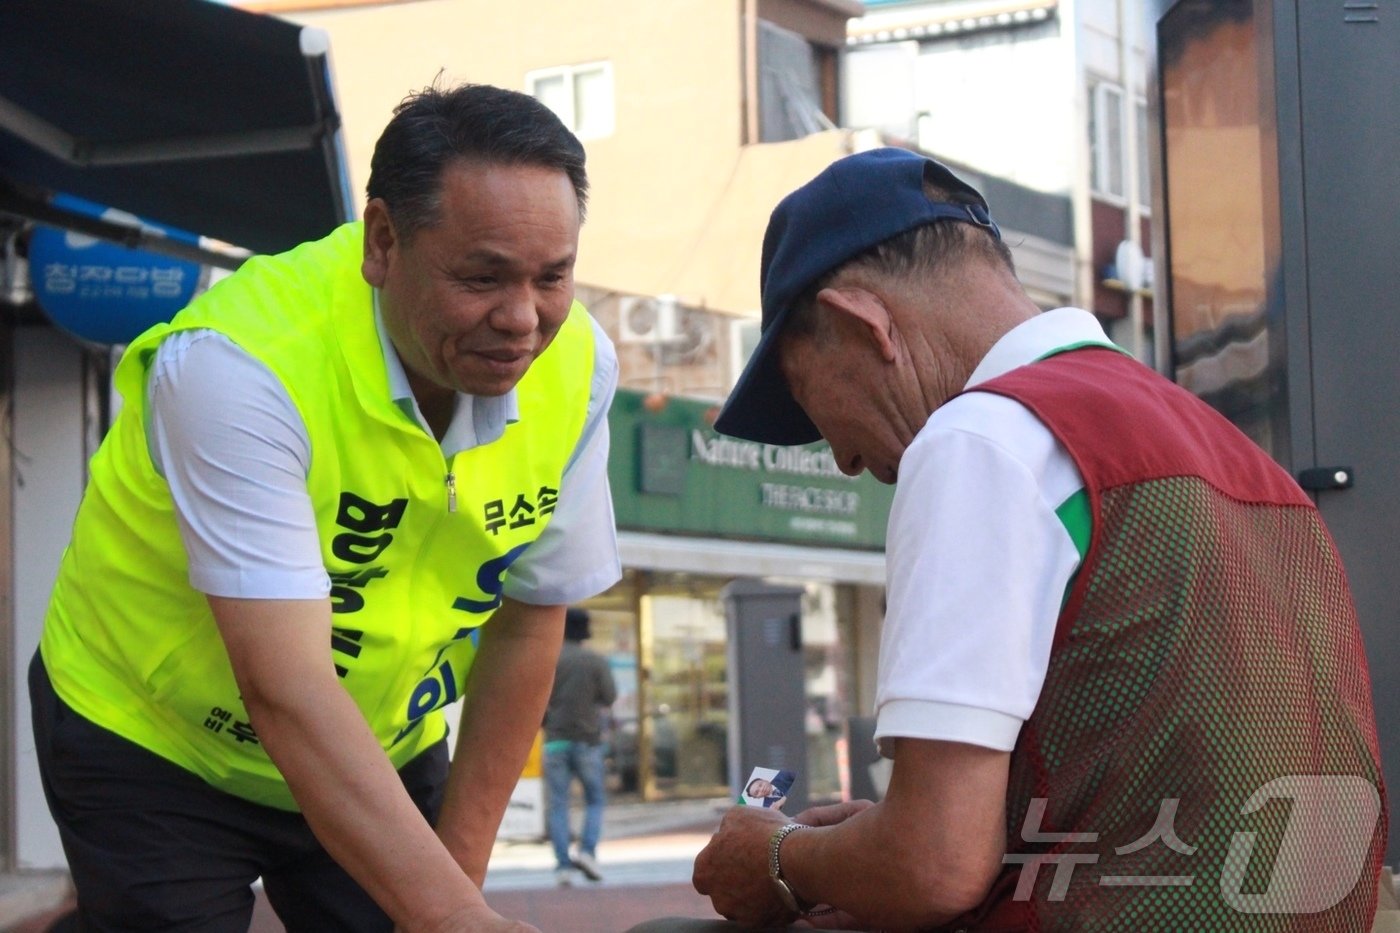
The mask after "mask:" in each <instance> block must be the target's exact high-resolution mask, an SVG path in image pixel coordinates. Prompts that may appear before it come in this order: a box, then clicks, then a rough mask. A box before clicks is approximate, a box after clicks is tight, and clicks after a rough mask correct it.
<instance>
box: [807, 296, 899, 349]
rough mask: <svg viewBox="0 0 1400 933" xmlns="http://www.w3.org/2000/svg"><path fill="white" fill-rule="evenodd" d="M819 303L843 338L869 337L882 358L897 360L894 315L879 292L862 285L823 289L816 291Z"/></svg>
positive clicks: (868, 339) (864, 338) (862, 338)
mask: <svg viewBox="0 0 1400 933" xmlns="http://www.w3.org/2000/svg"><path fill="white" fill-rule="evenodd" d="M817 304H819V305H821V307H822V309H823V311H824V312H825V313H827V314H831V315H833V320H834V321H835V322H836V323H837V325H838V327H839V328H840V329H839V331H838V333H840V334H842V335H843V338H844V339H848V340H849V339H851V335H853V334H854V335H856V339H859V340H867V341H869V342H870V343H871V345H872V346H874V348H875V350H876V352H877V353H879V354H880V358H881V359H883V360H885V362H887V363H892V362H894V359H895V347H894V318H893V316H892V315H891V314H890V311H889V309H888V308H887V307H886V306H885V302H884V300H883V299H881V298H880V296H879V295H877V294H875V293H874V292H872V291H870V290H868V289H865V288H862V287H860V286H859V285H842V286H833V287H830V288H823V289H822V290H821V291H819V292H817Z"/></svg>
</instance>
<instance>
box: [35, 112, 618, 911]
mask: <svg viewBox="0 0 1400 933" xmlns="http://www.w3.org/2000/svg"><path fill="white" fill-rule="evenodd" d="M587 186H588V183H587V177H586V174H585V171H584V151H583V148H582V146H581V145H580V144H579V142H578V140H577V139H576V138H575V137H574V136H573V135H572V134H571V133H570V132H569V131H568V130H567V129H566V128H565V127H564V125H563V124H562V123H560V121H559V120H558V119H557V118H556V117H555V116H554V115H553V114H552V113H551V112H550V111H549V110H548V109H547V108H545V107H544V106H543V105H541V104H540V103H539V102H538V101H536V100H534V99H533V98H531V97H528V96H526V95H523V94H519V93H516V92H513V91H506V90H502V89H499V88H493V87H487V86H481V85H467V86H463V87H460V88H456V89H450V90H444V89H438V88H429V89H427V90H425V91H423V92H421V93H419V94H416V95H413V96H411V97H409V98H408V99H407V100H405V101H404V102H403V103H402V104H401V105H400V106H399V107H398V108H397V110H396V111H395V113H394V116H393V119H392V120H391V121H390V123H389V124H388V126H387V128H386V129H385V131H384V133H383V135H382V136H381V137H380V139H379V142H378V144H377V145H376V148H375V152H374V157H373V162H372V166H371V174H370V180H369V185H368V195H369V199H368V202H367V204H366V206H365V209H364V220H363V222H362V223H353V224H347V225H345V226H343V227H341V228H339V229H337V230H335V231H334V232H332V233H331V234H330V235H329V236H328V237H326V238H325V239H324V240H320V241H317V242H313V243H307V244H303V245H302V246H299V247H297V248H296V249H293V250H291V251H289V252H287V253H284V254H281V255H278V256H271V257H256V258H254V259H252V260H250V261H249V262H248V263H246V264H245V265H244V266H243V268H242V269H240V270H239V271H238V272H237V273H235V274H234V275H233V276H231V277H229V278H227V279H225V280H224V281H222V282H220V283H218V284H217V285H215V286H214V287H213V288H211V289H210V290H209V291H208V292H207V293H206V294H205V295H203V296H201V297H200V298H199V299H198V300H197V301H195V302H194V303H193V304H192V305H191V306H190V307H188V308H187V309H185V310H184V311H183V312H181V313H180V314H179V315H177V316H176V318H175V319H174V321H172V322H171V323H170V324H163V325H159V326H157V327H155V328H153V329H151V330H150V331H148V332H147V333H145V334H143V335H142V336H141V337H139V338H137V340H136V341H134V342H133V343H132V344H131V346H130V347H129V348H128V349H127V352H126V354H125V356H124V357H123V359H122V362H121V364H120V365H119V366H118V368H117V372H116V375H115V381H116V385H117V388H118V389H119V390H120V391H121V393H122V396H123V399H124V406H123V409H122V411H121V413H120V415H119V416H118V417H117V419H116V421H115V423H114V424H113V426H112V429H111V431H110V432H109V434H108V436H107V437H106V439H105V440H104V442H103V445H102V447H101V449H100V450H99V451H98V453H97V455H96V456H95V457H94V459H93V462H92V465H91V479H90V482H89V485H88V489H87V493H86V495H85V497H84V499H83V503H82V505H81V507H80V509H79V513H78V517H77V520H76V523H75V526H74V532H73V539H72V542H71V544H70V545H69V547H68V549H67V550H66V552H65V554H64V557H63V562H62V565H61V567H60V570H59V575H58V580H57V583H56V585H55V589H54V593H53V598H52V601H51V603H50V607H49V612H48V615H47V618H46V620H45V627H44V634H43V638H42V641H41V644H40V652H39V654H37V655H36V656H35V659H34V662H33V664H32V665H31V669H30V690H31V695H32V697H33V705H34V710H35V736H36V743H37V749H38V757H39V762H40V766H41V770H42V773H43V778H44V785H45V790H46V793H47V795H48V798H49V803H50V808H51V810H52V811H53V814H54V818H55V820H56V822H57V823H58V826H59V830H60V833H61V836H62V839H63V844H64V849H65V852H66V854H67V857H68V861H69V866H70V869H71V871H72V874H73V878H74V883H75V886H76V889H77V898H78V910H79V913H80V914H81V920H82V922H83V924H84V928H85V929H93V930H158V929H198V930H205V931H223V930H229V931H233V930H238V931H240V933H241V931H243V930H246V929H247V927H248V923H249V917H250V914H251V911H252V907H253V901H254V898H253V894H252V890H251V885H252V883H253V882H254V881H255V880H256V879H258V878H262V880H263V884H264V887H265V890H266V893H267V896H268V899H269V901H270V902H271V903H272V905H273V907H274V908H275V909H276V911H277V912H278V914H279V915H280V916H281V917H282V919H283V922H284V923H285V924H286V925H287V927H288V928H289V929H292V930H329V929H336V930H354V931H360V930H365V931H368V930H383V931H389V930H390V929H392V928H394V927H395V926H397V927H398V928H399V929H402V930H406V931H413V930H431V931H466V930H472V931H477V930H523V929H530V928H529V927H527V926H526V925H525V924H520V923H512V922H510V921H508V920H505V919H504V918H501V917H500V916H498V915H497V914H496V913H495V912H494V911H492V910H491V909H490V908H489V907H488V906H487V904H486V902H485V900H484V899H483V897H482V894H481V885H482V881H483V878H484V875H485V872H486V864H487V859H488V856H489V854H490V850H491V845H492V842H493V840H494V837H495V832H496V829H497V826H498V825H499V822H500V819H501V816H502V813H503V812H504V810H505V807H506V804H507V802H508V800H509V797H510V793H511V790H512V788H513V787H514V784H515V781H516V778H517V777H518V776H519V774H520V770H521V767H522V765H523V763H524V761H525V758H526V755H527V753H528V752H529V749H530V747H531V743H532V740H533V738H534V735H535V732H536V729H537V727H538V724H539V722H540V719H541V716H542V715H543V712H544V708H545V704H546V701H547V700H548V697H549V690H550V683H551V680H552V677H553V673H554V665H555V658H556V656H557V654H558V652H559V648H560V644H561V641H562V634H563V622H564V607H565V606H566V605H567V604H569V603H572V602H575V601H578V600H581V599H584V598H587V597H589V596H591V595H594V594H596V593H598V592H600V591H602V590H604V589H606V588H607V587H609V586H611V585H612V584H613V583H614V582H616V580H617V579H618V578H619V576H620V564H619V560H618V554H617V545H616V534H615V531H614V526H613V515H612V501H611V497H610V493H609V490H608V484H607V472H606V467H607V452H608V434H607V421H606V414H607V409H608V406H609V404H610V402H611V399H612V394H613V391H614V389H615V387H616V381H617V361H616V356H615V354H614V352H613V349H612V346H611V344H610V343H609V342H608V340H607V338H606V337H605V336H604V335H603V334H602V332H601V331H600V330H599V329H598V327H597V326H596V324H595V323H594V322H593V320H592V318H591V317H590V316H589V315H588V313H587V312H586V311H585V310H584V309H583V307H582V306H581V305H579V304H578V303H576V302H575V301H574V300H573V293H574V279H573V268H574V259H575V255H576V252H577V248H578V236H579V227H580V224H581V222H582V219H583V213H584V206H585V201H586V195H587ZM469 672H470V677H468V673H469ZM458 699H461V700H463V706H462V716H461V726H460V729H459V733H458V735H457V737H456V745H455V752H454V754H453V755H452V756H451V765H450V767H449V764H448V753H447V746H446V733H447V726H446V724H445V722H444V719H443V714H442V710H443V708H444V707H446V706H448V705H450V704H452V703H453V702H454V701H456V700H458Z"/></svg>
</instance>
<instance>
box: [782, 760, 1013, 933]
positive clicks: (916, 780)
mask: <svg viewBox="0 0 1400 933" xmlns="http://www.w3.org/2000/svg"><path fill="white" fill-rule="evenodd" d="M898 755H899V758H898V759H897V762H896V766H895V777H894V780H892V782H891V784H890V788H889V793H888V794H887V796H886V797H885V799H884V801H882V802H881V803H880V804H878V805H876V806H873V807H870V808H869V809H866V810H863V811H861V812H858V813H855V814H854V815H853V816H851V817H850V818H849V819H846V820H844V821H843V822H840V823H837V824H836V825H833V826H827V827H821V828H817V829H812V830H802V831H798V832H795V833H792V834H791V835H789V836H788V837H787V839H786V840H784V842H783V846H782V865H783V872H784V875H785V876H786V877H787V878H788V879H789V882H790V883H791V885H792V887H793V888H794V889H795V890H796V891H797V892H798V893H799V894H802V895H805V896H807V897H808V898H815V899H820V900H822V901H825V902H829V903H832V904H835V905H836V906H839V907H841V908H842V909H843V910H845V911H847V912H848V913H851V914H853V915H855V916H857V917H859V918H860V919H861V920H862V921H864V922H866V923H870V924H873V925H875V926H877V927H890V928H894V929H906V928H915V929H921V928H924V927H929V926H936V925H939V924H942V923H946V922H948V921H949V920H952V919H953V918H955V917H957V916H958V915H960V914H962V913H964V912H966V911H968V910H971V909H972V908H974V907H975V906H977V904H978V903H980V902H981V900H982V898H983V897H984V896H985V894H986V891H987V889H988V888H989V887H990V886H991V884H992V881H993V880H994V879H995V877H996V876H997V874H998V872H999V870H1000V867H1001V866H1000V862H1001V856H1002V852H1003V847H1004V844H1005V836H1006V818H1005V808H1004V803H1003V801H1004V799H1005V794H1006V756H1005V754H1004V753H1000V752H995V751H991V750H987V749H979V748H976V747H973V746H967V745H958V744H956V743H935V742H918V741H911V740H908V739H903V740H900V741H899V744H898Z"/></svg>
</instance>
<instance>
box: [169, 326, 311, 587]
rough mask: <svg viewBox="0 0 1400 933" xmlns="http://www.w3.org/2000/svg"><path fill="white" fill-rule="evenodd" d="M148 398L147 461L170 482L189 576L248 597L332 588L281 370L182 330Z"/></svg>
mask: <svg viewBox="0 0 1400 933" xmlns="http://www.w3.org/2000/svg"><path fill="white" fill-rule="evenodd" d="M147 398H148V402H149V417H148V419H147V425H146V432H147V441H148V444H149V446H150V451H151V459H152V461H153V463H154V465H155V468H156V470H157V472H159V473H160V474H161V475H162V476H164V477H165V479H166V482H167V483H168V484H169V486H170V494H171V498H172V499H173V501H174V505H175V513H176V518H177V521H178V523H179V528H180V538H181V541H182V542H183V544H184V547H185V551H186V553H187V554H188V556H189V580H190V585H191V586H193V587H194V588H195V589H197V590H200V591H201V592H204V593H207V594H209V595H212V596H226V597H241V598H248V599H317V598H321V597H324V596H326V595H327V594H328V593H329V592H330V580H329V578H328V577H327V576H326V571H325V567H324V565H323V563H322V561H321V552H320V544H319V540H318V537H317V534H316V520H315V514H314V511H313V509H312V505H311V497H310V495H309V493H308V491H307V486H306V477H307V470H308V469H309V465H310V459H311V453H310V441H309V439H308V437H307V434H306V428H305V425H304V423H303V422H302V420H301V415H300V413H299V412H298V411H297V409H296V407H295V406H294V405H293V404H292V401H291V399H290V398H289V397H288V395H287V392H286V390H285V389H284V388H283V387H282V384H281V382H280V381H279V380H278V379H277V378H276V376H274V375H273V374H272V372H271V371H270V370H269V369H268V368H267V367H266V366H264V365H263V364H262V363H261V362H260V361H258V360H256V359H254V358H253V357H252V356H250V355H249V354H248V353H246V352H245V351H244V350H242V349H241V348H239V347H237V346H236V345H234V344H233V343H232V342H230V341H229V340H228V339H227V338H225V337H223V336H222V335H220V334H217V333H215V332H213V331H208V330H194V331H182V332H179V333H176V334H173V335H171V336H170V337H167V338H166V339H165V340H164V341H163V342H162V343H161V345H160V348H159V350H158V351H157V353H156V356H155V360H154V362H153V365H152V369H151V375H150V378H149V380H148V383H147Z"/></svg>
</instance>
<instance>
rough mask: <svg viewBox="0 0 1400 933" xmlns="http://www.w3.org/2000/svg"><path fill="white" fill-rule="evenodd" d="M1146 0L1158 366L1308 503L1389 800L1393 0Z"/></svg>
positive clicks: (1395, 238) (1396, 481)
mask: <svg viewBox="0 0 1400 933" xmlns="http://www.w3.org/2000/svg"><path fill="white" fill-rule="evenodd" d="M1153 2H1154V10H1153V12H1154V13H1155V18H1154V22H1155V27H1156V28H1155V42H1156V46H1157V48H1156V65H1157V67H1156V87H1157V95H1156V100H1155V101H1154V104H1155V105H1156V106H1155V107H1154V110H1155V111H1156V115H1157V117H1158V120H1157V127H1158V129H1159V130H1160V133H1159V135H1158V138H1157V140H1156V145H1155V146H1154V149H1155V151H1156V153H1157V155H1158V156H1159V158H1158V159H1157V163H1156V164H1157V167H1158V168H1159V169H1160V171H1158V172H1157V173H1156V179H1157V182H1158V184H1157V189H1158V190H1157V192H1156V194H1157V195H1158V197H1157V198H1156V199H1155V202H1156V203H1155V204H1154V220H1156V221H1157V226H1158V232H1159V234H1160V239H1159V248H1158V249H1157V250H1155V251H1154V252H1155V255H1156V257H1157V260H1158V263H1159V275H1158V277H1157V278H1158V281H1159V283H1161V284H1162V285H1165V287H1166V296H1167V302H1166V303H1165V307H1166V310H1167V318H1168V320H1166V321H1162V322H1159V323H1165V324H1168V325H1169V331H1168V336H1169V338H1170V369H1171V374H1172V375H1173V376H1174V377H1175V379H1176V380H1177V381H1178V382H1179V383H1180V384H1182V385H1184V386H1186V387H1187V388H1189V389H1191V390H1192V391H1193V392H1195V393H1196V394H1198V395H1199V396H1201V397H1202V398H1204V399H1205V400H1207V401H1208V402H1209V403H1210V404H1212V405H1213V406H1215V407H1216V408H1218V409H1219V410H1221V411H1222V412H1224V413H1225V414H1226V415H1227V416H1228V417H1229V418H1230V419H1231V420H1232V421H1234V422H1235V423H1236V424H1237V425H1239V426H1240V427H1241V428H1242V429H1243V430H1244V431H1245V432H1246V433H1247V434H1249V435H1250V436H1251V437H1253V438H1254V439H1255V440H1256V441H1257V442H1258V443H1259V444H1261V445H1262V446H1263V447H1264V448H1265V449H1266V450H1268V451H1269V452H1270V453H1271V454H1272V455H1273V456H1274V458H1275V459H1276V460H1278V461H1279V462H1280V463H1281V464H1282V465H1283V466H1284V467H1286V468H1287V469H1288V470H1289V471H1290V472H1292V474H1293V475H1294V476H1295V477H1297V479H1298V481H1299V482H1300V484H1302V485H1303V486H1304V487H1305V488H1307V489H1309V490H1310V491H1312V493H1313V495H1314V496H1315V498H1316V501H1317V503H1318V506H1319V508H1320V509H1321V512H1322V516H1323V519H1324V520H1325V521H1326V523H1327V526H1328V528H1329V529H1330V530H1331V532H1332V535H1333V537H1334V538H1335V539H1336V542H1337V546H1338V548H1339V549H1340V551H1341V554H1342V560H1343V562H1344V563H1345V565H1346V569H1347V573H1348V576H1349V578H1350V580H1351V585H1352V588H1353V591H1354V595H1355V598H1356V605H1357V610H1358V612H1359V614H1360V618H1361V626H1362V631H1363V635H1364V638H1365V642H1366V651H1367V654H1368V656H1369V659H1370V666H1371V677H1372V684H1373V690H1374V696H1375V706H1376V720H1377V726H1378V727H1379V731H1380V742H1381V754H1382V758H1383V760H1384V767H1385V774H1386V781H1387V784H1388V786H1389V789H1390V792H1391V798H1392V801H1393V800H1394V798H1395V793H1396V792H1397V790H1400V624H1398V623H1400V572H1397V570H1396V567H1395V565H1396V564H1397V562H1400V547H1397V545H1396V542H1395V538H1396V536H1397V534H1400V400H1397V396H1400V359H1397V357H1400V258H1397V256H1396V247H1395V244H1396V243H1397V242H1400V174H1398V173H1397V169H1396V154H1397V153H1400V93H1397V88H1400V4H1397V3H1395V2H1392V0H1153ZM1398 819H1400V807H1394V806H1392V810H1391V824H1390V847H1389V850H1388V852H1387V857H1386V861H1387V863H1389V864H1395V863H1396V861H1397V860H1398V859H1400V822H1397V820H1398Z"/></svg>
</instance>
